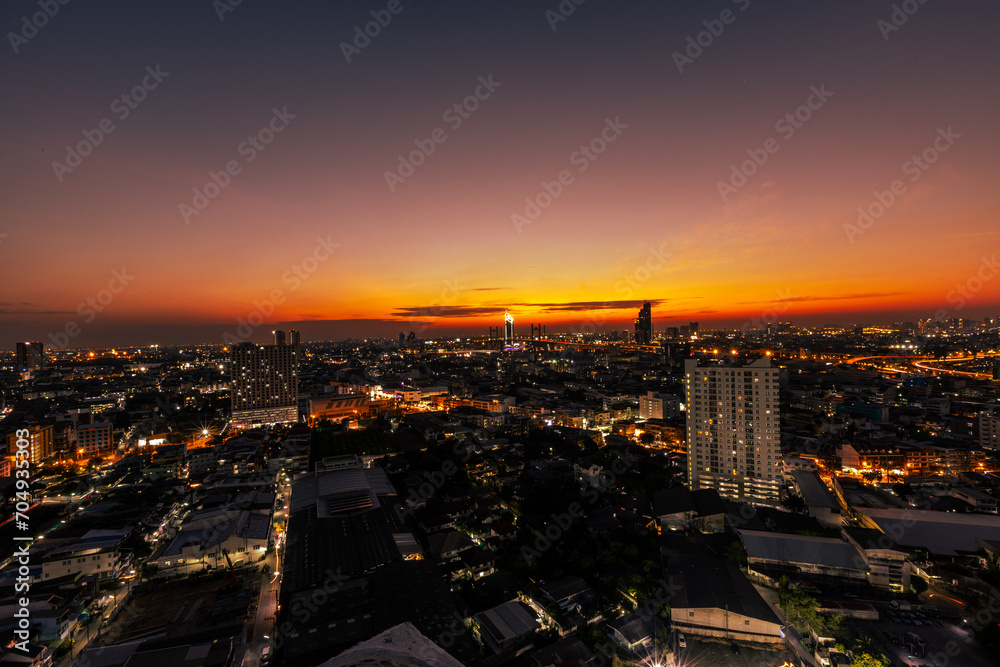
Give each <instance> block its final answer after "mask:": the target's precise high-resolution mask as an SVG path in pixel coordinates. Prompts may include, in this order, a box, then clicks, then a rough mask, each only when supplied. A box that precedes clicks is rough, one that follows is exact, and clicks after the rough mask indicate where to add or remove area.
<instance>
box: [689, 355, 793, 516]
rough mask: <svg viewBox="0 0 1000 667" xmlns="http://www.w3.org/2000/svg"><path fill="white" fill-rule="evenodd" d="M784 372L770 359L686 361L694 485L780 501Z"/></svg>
mask: <svg viewBox="0 0 1000 667" xmlns="http://www.w3.org/2000/svg"><path fill="white" fill-rule="evenodd" d="M778 373H779V370H778V369H777V368H775V367H773V366H772V365H771V358H770V357H761V358H760V359H757V360H756V361H754V362H752V363H749V364H746V365H743V366H736V365H731V364H730V365H726V364H710V365H709V364H706V365H702V364H699V363H698V360H697V359H687V360H685V362H684V375H685V384H686V397H685V398H686V403H687V442H688V484H689V486H690V487H691V490H692V491H695V490H698V489H715V490H716V491H718V492H719V493H720V494H722V495H723V496H726V497H729V498H738V499H741V500H746V501H749V502H761V503H775V502H777V501H778V499H779V496H778V488H779V483H780V478H781V446H780V445H781V438H780V435H781V423H780V402H779V399H778Z"/></svg>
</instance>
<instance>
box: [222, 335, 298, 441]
mask: <svg viewBox="0 0 1000 667" xmlns="http://www.w3.org/2000/svg"><path fill="white" fill-rule="evenodd" d="M279 333H280V334H281V336H278V334H279ZM274 338H275V343H276V344H275V345H255V344H253V343H240V344H238V345H236V346H234V347H233V349H232V353H231V362H232V378H233V379H232V420H233V424H234V425H236V426H252V425H254V424H274V423H278V422H294V421H298V416H299V409H298V367H297V358H298V354H297V351H298V345H286V344H285V343H284V338H285V336H284V332H275V336H274ZM296 338H298V336H297V335H296ZM279 340H280V341H281V342H280V343H279V342H278V341H279Z"/></svg>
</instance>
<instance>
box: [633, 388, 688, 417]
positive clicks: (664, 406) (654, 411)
mask: <svg viewBox="0 0 1000 667" xmlns="http://www.w3.org/2000/svg"><path fill="white" fill-rule="evenodd" d="M680 412H681V399H679V398H677V397H676V396H674V395H672V394H657V393H656V392H653V391H647V392H646V395H645V396H640V397H639V418H640V419H672V418H674V417H676V416H677V415H679V414H680Z"/></svg>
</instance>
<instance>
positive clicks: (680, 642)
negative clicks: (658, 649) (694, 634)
mask: <svg viewBox="0 0 1000 667" xmlns="http://www.w3.org/2000/svg"><path fill="white" fill-rule="evenodd" d="M677 645H678V646H680V647H681V648H687V645H688V643H687V640H686V639H684V635H682V634H681V633H679V632H678V633H677Z"/></svg>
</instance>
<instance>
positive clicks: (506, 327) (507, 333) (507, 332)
mask: <svg viewBox="0 0 1000 667" xmlns="http://www.w3.org/2000/svg"><path fill="white" fill-rule="evenodd" d="M503 342H504V344H508V345H509V344H511V343H513V342H514V318H513V317H511V315H510V313H507V312H505V313H504V314H503Z"/></svg>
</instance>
